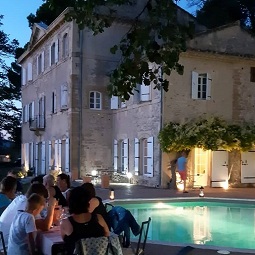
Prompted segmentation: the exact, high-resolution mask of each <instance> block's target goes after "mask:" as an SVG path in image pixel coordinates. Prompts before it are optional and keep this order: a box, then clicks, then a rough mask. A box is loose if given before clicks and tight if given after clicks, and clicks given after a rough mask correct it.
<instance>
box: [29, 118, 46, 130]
mask: <svg viewBox="0 0 255 255" xmlns="http://www.w3.org/2000/svg"><path fill="white" fill-rule="evenodd" d="M29 129H30V130H31V131H39V130H44V129H45V117H44V115H37V116H35V117H34V118H33V119H29Z"/></svg>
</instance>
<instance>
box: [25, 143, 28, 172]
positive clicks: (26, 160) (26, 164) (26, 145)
mask: <svg viewBox="0 0 255 255" xmlns="http://www.w3.org/2000/svg"><path fill="white" fill-rule="evenodd" d="M25 169H26V170H29V143H25Z"/></svg>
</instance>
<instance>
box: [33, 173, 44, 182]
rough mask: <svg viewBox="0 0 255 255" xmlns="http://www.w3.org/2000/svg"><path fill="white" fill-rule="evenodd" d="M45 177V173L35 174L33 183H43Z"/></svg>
mask: <svg viewBox="0 0 255 255" xmlns="http://www.w3.org/2000/svg"><path fill="white" fill-rule="evenodd" d="M43 177H44V174H40V175H38V176H35V177H34V178H33V179H32V180H31V182H30V183H31V184H33V183H41V184H43Z"/></svg>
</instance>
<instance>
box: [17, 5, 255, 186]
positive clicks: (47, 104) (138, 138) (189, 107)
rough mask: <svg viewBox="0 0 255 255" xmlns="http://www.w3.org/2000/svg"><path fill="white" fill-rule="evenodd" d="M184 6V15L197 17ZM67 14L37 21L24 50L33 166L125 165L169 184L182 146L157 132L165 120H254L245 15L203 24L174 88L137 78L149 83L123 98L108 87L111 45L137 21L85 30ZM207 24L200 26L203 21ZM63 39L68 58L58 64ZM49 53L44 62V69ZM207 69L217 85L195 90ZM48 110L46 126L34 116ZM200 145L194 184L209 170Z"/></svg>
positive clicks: (79, 170) (232, 162) (28, 152)
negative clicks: (166, 146)
mask: <svg viewBox="0 0 255 255" xmlns="http://www.w3.org/2000/svg"><path fill="white" fill-rule="evenodd" d="M139 3H140V2H139ZM66 11H68V10H66ZM130 13H132V15H133V14H134V13H133V12H130ZM183 13H184V14H185V15H186V16H185V15H184V14H183V15H180V17H182V19H183V21H184V22H185V21H189V20H192V19H193V20H194V18H192V16H190V15H189V14H187V13H186V12H183ZM64 14H65V12H64V13H63V14H62V15H60V16H59V17H58V18H57V19H56V20H55V21H54V22H53V23H52V24H51V25H50V26H49V27H44V26H43V25H42V24H36V25H35V26H34V28H33V33H32V36H31V40H30V48H29V49H28V51H26V52H25V53H24V54H23V55H22V56H21V57H20V59H19V62H20V64H21V65H22V68H23V71H24V72H25V73H27V75H24V73H23V80H24V81H23V86H22V104H23V115H24V116H23V125H22V141H23V142H22V143H23V145H22V162H23V163H24V165H25V168H26V170H28V169H31V168H33V169H35V172H36V174H39V173H43V174H44V173H47V172H49V171H51V170H56V171H63V172H67V173H70V175H71V176H72V178H73V179H77V178H79V177H83V176H85V175H87V174H91V171H92V170H99V172H100V170H101V171H106V170H107V171H113V172H119V175H120V176H121V175H123V176H124V179H125V178H126V174H127V173H132V174H133V176H132V177H131V178H132V180H131V181H132V182H133V183H139V184H142V185H147V186H155V187H166V186H167V183H168V182H169V179H170V178H171V174H170V171H169V162H170V161H171V160H172V159H175V158H176V157H177V155H176V153H174V152H173V153H171V154H170V155H166V154H164V153H162V152H161V150H160V146H159V143H158V140H157V136H158V133H159V131H160V130H161V128H162V126H163V124H164V123H167V122H169V121H178V122H185V121H188V120H190V119H195V118H197V117H201V116H204V117H210V116H218V117H221V118H223V119H225V120H227V121H234V122H238V123H240V122H243V121H252V122H253V121H254V118H255V117H254V116H255V107H254V105H255V98H254V95H255V87H254V86H253V85H254V84H253V82H251V81H250V72H251V67H254V66H255V59H254V57H253V56H254V55H255V54H254V53H255V52H254V49H255V48H254V38H252V37H251V36H250V35H249V34H248V33H247V32H245V31H243V30H242V29H241V28H240V26H239V24H232V25H231V26H226V27H222V28H220V29H218V30H213V31H207V32H205V33H201V34H199V35H198V36H196V37H195V38H194V39H192V40H191V41H190V42H188V50H187V51H186V52H185V53H182V54H181V56H180V63H181V64H183V65H184V74H183V75H182V76H180V75H178V74H176V73H174V72H173V73H172V74H171V76H170V77H168V79H169V82H170V85H169V91H168V92H164V91H158V90H154V89H152V88H148V87H145V86H144V85H142V84H141V85H138V87H137V89H138V90H139V91H140V93H136V92H135V93H134V95H133V96H131V98H130V99H129V100H128V101H127V102H121V101H120V99H117V98H114V97H113V98H110V97H109V96H108V94H107V90H106V87H107V84H108V74H109V72H110V71H111V70H112V69H113V68H114V67H115V66H116V65H117V63H118V61H119V58H120V56H119V55H118V54H116V55H112V54H111V53H110V51H109V49H110V47H111V46H113V45H114V44H115V43H117V42H118V41H119V40H120V38H122V36H123V35H124V34H125V32H126V31H127V30H128V24H127V23H125V22H118V23H115V24H113V26H112V27H111V28H108V29H106V31H105V32H104V33H102V34H100V35H97V36H93V35H92V33H91V32H90V31H88V30H87V29H84V30H81V31H80V30H79V29H78V27H77V25H76V24H75V23H74V22H65V20H64ZM126 14H127V15H128V12H127V13H126ZM130 15H131V14H130ZM203 29H204V27H202V26H197V31H202V30H203ZM66 38H67V42H66V41H65V40H66ZM54 43H55V48H56V47H57V51H56V50H55V55H56V54H57V55H58V58H57V60H54V61H53V62H54V63H51V64H49V63H50V62H52V54H53V55H54V52H53V51H52V46H53V44H54ZM57 45H58V46H57ZM42 52H43V61H42V60H41V59H42ZM40 61H41V62H40ZM39 63H40V64H41V65H43V68H42V67H41V66H40V69H41V70H39V73H38V67H39ZM31 71H32V75H31V74H30V73H29V72H31ZM200 74H201V75H202V76H203V75H207V76H206V77H207V78H206V79H207V81H210V95H209V94H208V95H206V98H202V100H201V98H200V99H199V98H193V96H194V93H193V87H192V86H193V85H192V84H193V79H194V75H200ZM209 75H210V77H209ZM24 77H25V78H26V79H24ZM203 77H204V76H203ZM42 98H43V100H44V101H43V105H44V109H43V112H42V109H41V108H40V107H42V106H41V105H42V102H41V101H40V100H41V99H42ZM63 102H64V105H63ZM38 116H39V117H40V116H43V118H44V120H45V123H44V124H45V125H42V126H43V127H42V126H40V125H39V126H38V123H37V124H36V125H37V126H35V127H34V126H33V125H32V124H33V123H34V122H35V120H37V119H36V118H37V117H38ZM197 153H198V152H196V151H195V150H194V151H192V152H191V153H190V155H189V165H188V166H189V175H190V176H193V177H192V178H193V179H192V178H190V185H193V183H194V182H198V183H199V181H197V180H196V179H198V178H197V176H199V177H200V176H202V175H203V174H197V173H196V170H195V169H196V164H197V161H196V157H197V156H196V154H197ZM201 153H202V152H201ZM204 157H206V163H204V164H205V167H206V171H205V173H206V176H204V177H203V183H206V185H208V186H210V185H211V180H212V173H213V171H214V170H213V164H214V163H213V159H214V158H215V157H214V155H213V152H208V153H206V154H204ZM227 161H228V162H227V163H228V171H229V172H230V169H231V176H230V178H231V180H233V182H236V183H240V182H241V179H242V178H243V177H242V176H241V174H240V172H241V168H242V164H240V163H238V162H241V154H240V153H239V152H233V153H230V154H229V157H228V160H227ZM226 165H227V164H226ZM231 166H233V167H231ZM202 170H203V169H202ZM202 170H201V169H200V170H199V171H202ZM202 173H203V171H202ZM254 176H255V174H254ZM249 178H250V177H249ZM120 179H121V178H120ZM252 181H253V179H252ZM254 181H255V179H254Z"/></svg>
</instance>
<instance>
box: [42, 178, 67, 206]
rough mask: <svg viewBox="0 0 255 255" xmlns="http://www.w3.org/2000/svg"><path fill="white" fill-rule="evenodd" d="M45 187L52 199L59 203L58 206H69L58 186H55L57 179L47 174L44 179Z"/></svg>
mask: <svg viewBox="0 0 255 255" xmlns="http://www.w3.org/2000/svg"><path fill="white" fill-rule="evenodd" d="M43 185H44V186H45V187H46V189H47V190H48V192H49V195H50V197H54V198H56V199H57V201H58V205H61V206H62V207H65V206H67V201H66V199H65V197H64V196H63V195H62V193H61V191H60V189H59V187H58V186H56V185H55V178H54V176H53V175H51V174H47V175H45V176H44V177H43Z"/></svg>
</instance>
